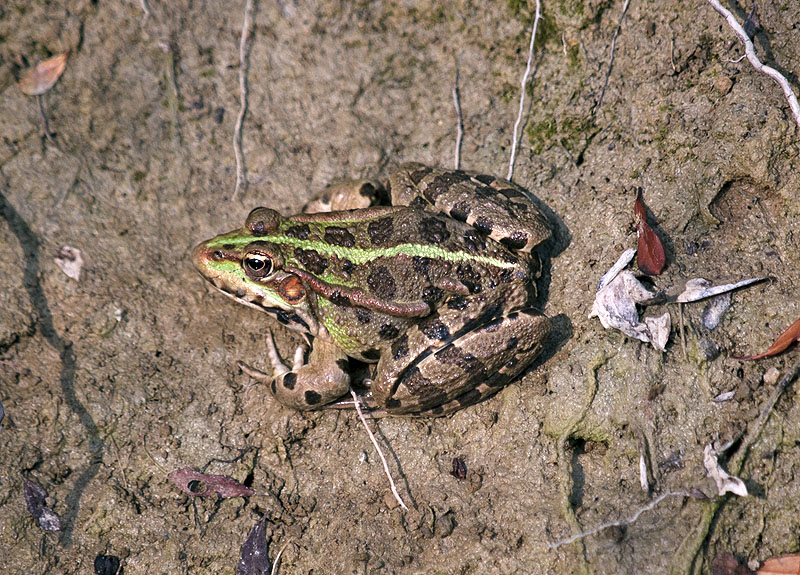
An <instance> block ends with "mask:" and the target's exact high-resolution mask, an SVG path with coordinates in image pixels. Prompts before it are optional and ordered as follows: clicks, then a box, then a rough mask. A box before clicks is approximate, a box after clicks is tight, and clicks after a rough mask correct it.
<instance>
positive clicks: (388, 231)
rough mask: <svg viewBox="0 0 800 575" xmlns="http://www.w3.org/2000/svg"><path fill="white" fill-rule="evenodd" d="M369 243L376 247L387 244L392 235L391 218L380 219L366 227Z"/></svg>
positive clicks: (392, 223)
mask: <svg viewBox="0 0 800 575" xmlns="http://www.w3.org/2000/svg"><path fill="white" fill-rule="evenodd" d="M367 234H368V235H369V241H371V242H372V243H373V244H374V245H376V246H382V245H385V244H387V243H388V242H389V240H391V239H392V236H393V235H394V220H393V219H392V218H391V217H386V218H381V219H379V220H375V221H372V222H370V223H369V225H368V226H367Z"/></svg>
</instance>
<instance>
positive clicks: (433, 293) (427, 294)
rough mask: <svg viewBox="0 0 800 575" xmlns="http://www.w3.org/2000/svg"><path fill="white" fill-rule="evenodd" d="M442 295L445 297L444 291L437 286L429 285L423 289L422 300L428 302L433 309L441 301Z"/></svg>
mask: <svg viewBox="0 0 800 575" xmlns="http://www.w3.org/2000/svg"><path fill="white" fill-rule="evenodd" d="M442 297H444V292H443V291H442V290H440V289H439V288H437V287H434V286H428V287H426V288H425V289H424V290H422V301H424V302H425V303H426V304H428V305H429V306H430V307H431V309H433V307H434V306H435V305H436V304H437V303H439V301H440V300H441V299H442Z"/></svg>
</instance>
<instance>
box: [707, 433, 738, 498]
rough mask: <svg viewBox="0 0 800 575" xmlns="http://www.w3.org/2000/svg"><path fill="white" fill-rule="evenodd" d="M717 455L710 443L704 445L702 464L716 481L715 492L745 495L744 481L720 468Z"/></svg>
mask: <svg viewBox="0 0 800 575" xmlns="http://www.w3.org/2000/svg"><path fill="white" fill-rule="evenodd" d="M718 456H719V452H717V451H715V450H714V448H713V447H712V446H711V445H706V447H705V449H704V450H703V466H704V467H705V468H706V473H708V476H709V477H710V478H711V479H713V480H714V483H716V485H717V494H718V495H725V494H726V493H733V494H734V495H738V496H739V497H747V487H746V486H745V484H744V481H742V480H741V479H739V478H738V477H734V476H733V475H729V474H728V472H727V471H725V470H724V469H722V466H721V465H720V464H719V461H717V457H718Z"/></svg>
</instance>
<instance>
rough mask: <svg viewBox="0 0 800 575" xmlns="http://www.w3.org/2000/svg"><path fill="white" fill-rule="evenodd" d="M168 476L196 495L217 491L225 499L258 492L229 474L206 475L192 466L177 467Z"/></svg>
mask: <svg viewBox="0 0 800 575" xmlns="http://www.w3.org/2000/svg"><path fill="white" fill-rule="evenodd" d="M167 478H169V480H170V481H172V482H173V483H174V484H175V485H177V486H178V488H179V489H180V490H181V491H183V492H184V493H188V494H189V495H192V496H194V497H206V496H208V495H211V494H212V493H217V494H218V495H219V496H220V497H222V498H223V499H225V498H227V497H249V496H251V495H255V493H256V492H255V491H253V490H252V489H250V488H249V487H245V486H244V485H242V484H241V483H239V482H238V481H236V480H234V479H231V478H230V477H228V476H227V475H206V474H205V473H200V472H199V471H195V470H194V469H192V468H191V467H181V468H180V469H176V470H175V471H173V472H172V473H170V474H169V475H167Z"/></svg>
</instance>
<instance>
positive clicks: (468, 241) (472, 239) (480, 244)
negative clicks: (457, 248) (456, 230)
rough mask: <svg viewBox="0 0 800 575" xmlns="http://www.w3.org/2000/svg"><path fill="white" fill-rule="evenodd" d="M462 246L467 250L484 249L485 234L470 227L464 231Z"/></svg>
mask: <svg viewBox="0 0 800 575" xmlns="http://www.w3.org/2000/svg"><path fill="white" fill-rule="evenodd" d="M464 247H465V248H466V249H467V251H469V252H478V251H483V250H485V249H486V236H484V235H483V234H480V233H478V231H477V230H474V229H472V228H470V229H468V230H467V231H466V232H464Z"/></svg>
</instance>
